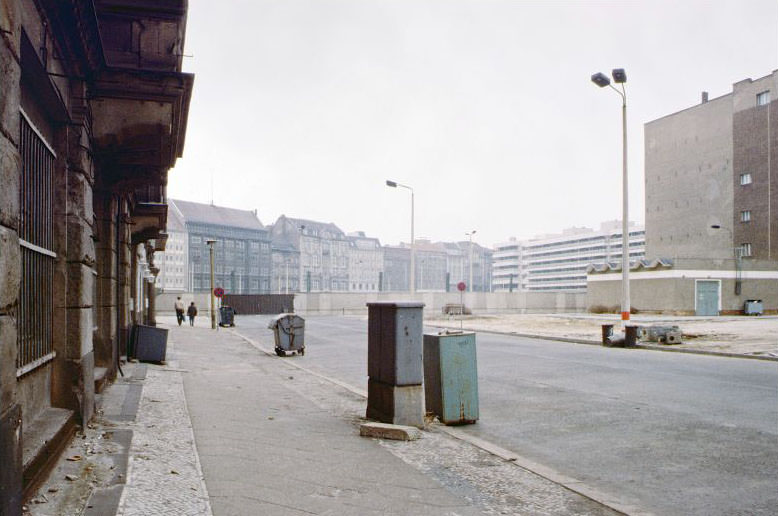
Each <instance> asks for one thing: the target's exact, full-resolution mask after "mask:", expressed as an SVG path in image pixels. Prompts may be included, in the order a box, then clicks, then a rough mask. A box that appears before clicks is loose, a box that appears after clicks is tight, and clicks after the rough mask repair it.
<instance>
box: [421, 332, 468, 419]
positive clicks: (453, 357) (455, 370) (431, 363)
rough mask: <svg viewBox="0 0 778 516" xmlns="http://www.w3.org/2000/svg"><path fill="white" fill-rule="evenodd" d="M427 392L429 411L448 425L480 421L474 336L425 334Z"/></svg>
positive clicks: (465, 334) (464, 333)
mask: <svg viewBox="0 0 778 516" xmlns="http://www.w3.org/2000/svg"><path fill="white" fill-rule="evenodd" d="M424 393H425V404H426V407H427V412H432V413H433V414H436V415H437V416H438V418H439V419H440V421H441V422H443V423H445V424H447V425H463V424H469V423H475V422H476V421H477V420H478V366H477V363H476V347H475V333H472V332H452V333H446V332H443V333H439V334H425V335H424Z"/></svg>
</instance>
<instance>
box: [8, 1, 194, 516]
mask: <svg viewBox="0 0 778 516" xmlns="http://www.w3.org/2000/svg"><path fill="white" fill-rule="evenodd" d="M186 5H187V4H186V2H185V1H183V0H181V1H176V0H171V1H168V2H164V3H161V4H159V5H153V6H151V5H149V4H148V3H147V2H138V1H131V0H124V1H107V0H95V1H93V2H77V1H72V0H60V1H57V2H47V1H39V0H26V1H21V0H4V1H3V2H2V7H1V8H0V70H2V72H0V184H2V189H0V514H3V515H6V514H7V515H16V514H21V513H22V499H23V497H24V494H23V493H24V491H25V489H28V488H29V487H30V485H31V483H30V482H29V479H31V478H34V477H35V475H36V473H37V471H36V468H40V467H41V464H44V465H45V464H46V461H47V460H50V459H52V458H56V450H58V449H61V448H60V446H61V445H62V442H60V441H61V439H62V436H69V435H71V432H70V431H69V429H72V428H73V427H74V426H75V425H86V424H87V423H88V422H89V420H90V419H91V418H92V416H93V414H94V410H95V393H96V392H99V390H100V389H101V388H102V386H103V385H104V384H105V382H107V381H110V380H112V379H113V378H114V377H115V375H116V372H117V369H118V364H119V359H120V355H121V354H122V353H123V350H125V349H126V344H127V341H128V335H129V329H130V327H131V326H132V325H133V324H136V323H145V324H154V317H153V311H154V288H153V284H154V276H155V274H156V273H157V272H158V269H157V267H156V265H155V259H154V254H155V252H158V251H161V250H163V249H164V248H165V245H166V235H165V233H164V229H165V222H166V217H167V199H166V192H165V185H166V184H167V172H168V169H169V168H170V167H171V166H173V164H174V163H175V161H176V159H177V158H178V157H180V156H181V154H182V152H183V143H184V135H185V130H186V121H187V113H188V106H189V99H190V96H191V91H192V84H193V79H194V78H193V76H192V75H190V74H186V73H182V71H181V59H182V55H183V41H184V32H185V26H186V12H187V6H186ZM42 421H46V422H47V424H41V423H40V422H42ZM58 436H59V437H58ZM25 479H27V480H25Z"/></svg>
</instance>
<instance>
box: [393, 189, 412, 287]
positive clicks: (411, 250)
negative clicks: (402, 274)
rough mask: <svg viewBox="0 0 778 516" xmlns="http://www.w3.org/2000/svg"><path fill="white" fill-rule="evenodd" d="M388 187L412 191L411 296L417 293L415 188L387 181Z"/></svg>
mask: <svg viewBox="0 0 778 516" xmlns="http://www.w3.org/2000/svg"><path fill="white" fill-rule="evenodd" d="M386 186H388V187H391V188H397V187H398V186H399V187H400V188H406V189H408V190H410V191H411V294H415V293H416V241H415V237H414V233H413V218H414V213H413V209H414V208H413V204H414V201H413V188H411V187H410V186H408V185H403V184H400V183H397V182H395V181H389V180H387V181H386Z"/></svg>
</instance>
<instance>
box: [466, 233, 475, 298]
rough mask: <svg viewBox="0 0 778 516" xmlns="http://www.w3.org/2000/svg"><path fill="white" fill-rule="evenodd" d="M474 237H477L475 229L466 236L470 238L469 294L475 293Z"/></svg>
mask: <svg viewBox="0 0 778 516" xmlns="http://www.w3.org/2000/svg"><path fill="white" fill-rule="evenodd" d="M473 235H475V229H474V230H473V231H470V232H469V233H465V236H467V237H469V238H470V259H469V260H468V261H469V263H470V279H469V280H468V283H467V288H468V289H469V292H472V291H473Z"/></svg>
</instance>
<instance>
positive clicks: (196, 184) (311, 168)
mask: <svg viewBox="0 0 778 516" xmlns="http://www.w3.org/2000/svg"><path fill="white" fill-rule="evenodd" d="M185 48H186V50H185V54H186V56H185V57H184V64H183V66H184V71H186V72H191V73H194V74H195V84H194V91H193V94H192V99H191V104H190V110H189V121H188V127H187V134H186V146H185V148H184V154H183V157H182V158H179V159H178V161H177V163H176V166H175V168H174V169H172V170H171V171H170V173H169V182H168V196H169V197H171V198H174V199H184V200H189V201H195V202H203V203H208V202H211V201H213V203H214V204H216V205H219V206H228V207H233V208H239V209H247V210H254V209H256V210H257V211H258V216H259V219H260V220H261V222H262V223H263V224H272V223H273V222H274V221H275V220H276V219H277V218H278V217H279V216H280V215H282V214H285V215H287V216H289V217H298V218H306V219H312V220H318V221H322V222H333V223H335V224H336V225H337V226H338V227H340V228H341V229H342V230H344V231H346V232H351V231H364V232H365V233H366V234H368V235H369V236H375V237H378V238H379V239H381V243H383V244H390V245H395V244H397V243H399V242H401V241H403V242H408V241H409V240H410V225H411V224H410V221H411V215H410V212H411V199H410V192H409V191H407V190H404V189H400V188H397V189H394V188H389V187H387V186H386V184H385V182H386V180H387V179H389V180H393V181H396V182H399V183H402V184H406V185H409V186H411V187H413V189H414V194H415V234H416V237H417V238H421V237H428V238H431V239H432V240H434V241H460V240H466V239H467V237H466V236H465V233H466V232H470V231H473V230H475V231H476V234H475V235H474V241H475V242H478V243H479V244H481V245H484V246H492V245H494V244H495V243H498V242H504V241H506V240H508V239H509V238H510V237H516V238H518V239H520V240H521V239H525V238H530V237H532V236H535V235H539V234H550V233H559V232H561V231H562V230H563V229H565V228H570V227H574V226H575V227H581V226H587V227H591V228H599V225H600V223H601V222H603V221H607V220H614V219H619V220H620V219H621V213H622V204H621V189H622V180H621V178H622V146H621V130H622V125H621V99H620V97H619V96H618V94H617V93H616V92H614V91H612V90H610V89H608V88H604V89H600V88H598V87H597V86H596V85H594V84H593V83H592V82H591V81H590V77H591V75H592V74H593V73H595V72H598V71H601V72H604V73H606V74H608V75H610V71H611V70H612V69H613V68H624V69H625V70H626V73H627V84H626V91H627V105H628V115H627V119H628V131H627V132H628V138H627V141H628V156H629V158H628V163H629V203H630V215H629V218H630V220H632V221H635V222H638V223H643V221H644V220H645V216H644V209H645V207H644V206H645V205H644V200H643V197H644V186H643V182H644V175H643V124H645V123H646V122H649V121H651V120H654V119H657V118H660V117H662V116H665V115H668V114H671V113H674V112H676V111H679V110H682V109H685V108H688V107H691V106H693V105H695V104H697V103H699V102H700V95H701V92H702V91H707V92H709V94H710V98H715V97H718V96H720V95H724V94H727V93H729V92H730V91H731V90H732V84H733V83H735V82H738V81H740V80H742V79H745V78H749V77H750V78H752V79H757V78H759V77H763V76H765V75H767V74H769V73H771V72H772V71H773V70H775V69H778V2H776V1H775V0H731V1H730V0H708V1H699V0H682V1H680V0H674V1H669V0H646V1H611V2H606V1H581V0H579V1H566V2H561V1H535V2H530V1H520V0H512V1H501V0H407V1H406V0H222V1H219V2H215V1H213V0H189V16H188V21H187V33H186V46H185Z"/></svg>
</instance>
